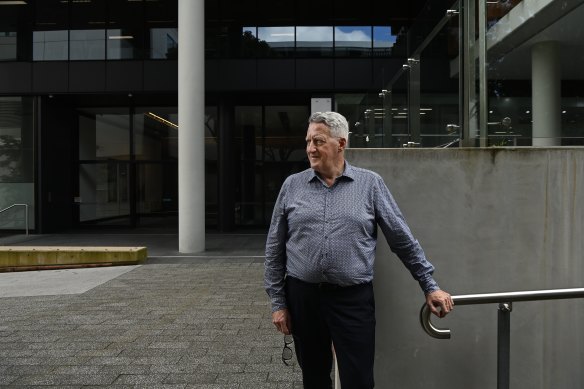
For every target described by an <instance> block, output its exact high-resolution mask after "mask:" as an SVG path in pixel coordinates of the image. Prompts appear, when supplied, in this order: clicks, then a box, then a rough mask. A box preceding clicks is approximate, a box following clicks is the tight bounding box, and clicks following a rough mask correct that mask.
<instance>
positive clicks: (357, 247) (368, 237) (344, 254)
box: [264, 161, 439, 311]
mask: <svg viewBox="0 0 584 389" xmlns="http://www.w3.org/2000/svg"><path fill="white" fill-rule="evenodd" d="M377 225H379V227H380V228H381V231H382V232H383V235H384V236H385V239H386V240H387V243H388V244H389V247H390V248H391V250H392V251H393V252H394V253H395V254H396V255H397V256H398V257H399V258H400V259H401V261H402V262H403V264H404V265H405V266H406V267H407V268H408V269H409V271H410V273H411V274H412V276H413V277H414V279H416V280H417V281H418V282H419V283H420V286H421V288H422V290H423V291H424V293H429V292H432V291H434V290H437V289H439V288H438V285H437V284H436V282H435V281H434V279H433V278H432V274H433V272H434V267H433V266H432V264H431V263H430V262H428V260H427V259H426V256H425V254H424V251H423V250H422V247H421V246H420V244H419V243H418V241H417V240H416V239H415V238H414V237H413V235H412V233H411V231H410V229H409V227H408V225H407V224H406V222H405V220H404V218H403V216H402V214H401V212H400V210H399V208H398V206H397V204H396V202H395V200H394V199H393V196H392V195H391V193H390V192H389V189H388V188H387V186H386V185H385V183H384V182H383V179H382V178H381V177H380V176H379V175H378V174H377V173H374V172H372V171H370V170H366V169H361V168H357V167H354V166H351V165H350V164H349V163H348V162H346V161H345V170H344V172H343V174H342V175H341V176H339V177H337V179H336V181H335V182H334V183H333V185H331V186H330V187H328V186H327V185H326V184H325V183H324V181H323V180H322V179H321V178H320V177H319V176H318V175H317V174H316V173H315V171H314V170H313V169H307V170H305V171H303V172H300V173H297V174H293V175H291V176H289V177H288V178H287V179H286V181H285V182H284V184H283V185H282V188H281V190H280V194H279V195H278V199H277V201H276V205H275V207H274V213H273V215H272V222H271V225H270V230H269V232H268V237H267V242H266V258H265V273H264V286H265V288H266V291H267V293H268V295H269V297H270V299H271V302H272V311H276V310H279V309H283V308H285V307H286V298H285V293H284V277H285V275H286V274H288V275H290V276H293V277H295V278H298V279H300V280H303V281H306V282H312V283H319V282H329V283H333V284H338V285H342V286H347V285H354V284H361V283H365V282H369V281H371V280H372V279H373V262H374V259H375V246H376V242H377Z"/></svg>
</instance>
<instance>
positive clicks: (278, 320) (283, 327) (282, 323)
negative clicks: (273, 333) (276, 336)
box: [272, 308, 292, 335]
mask: <svg viewBox="0 0 584 389" xmlns="http://www.w3.org/2000/svg"><path fill="white" fill-rule="evenodd" d="M272 323H274V325H275V326H276V328H277V329H278V331H280V332H281V333H283V334H284V335H290V334H291V333H292V325H291V322H290V313H289V312H288V309H286V308H284V309H280V310H279V311H275V312H272Z"/></svg>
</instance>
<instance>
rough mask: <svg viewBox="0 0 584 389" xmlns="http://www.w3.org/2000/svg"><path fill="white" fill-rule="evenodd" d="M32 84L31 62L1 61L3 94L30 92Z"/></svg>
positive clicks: (0, 70)
mask: <svg viewBox="0 0 584 389" xmlns="http://www.w3.org/2000/svg"><path fill="white" fill-rule="evenodd" d="M31 86H32V80H31V68H30V63H26V62H7V63H0V93H1V94H28V93H30V92H31Z"/></svg>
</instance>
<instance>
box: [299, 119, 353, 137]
mask: <svg viewBox="0 0 584 389" xmlns="http://www.w3.org/2000/svg"><path fill="white" fill-rule="evenodd" d="M310 123H322V124H324V125H325V126H327V127H328V128H329V129H330V131H331V136H333V137H335V138H344V139H346V140H349V123H348V122H347V119H345V117H344V116H343V115H341V114H340V113H338V112H315V113H313V114H312V115H310V118H309V119H308V124H310Z"/></svg>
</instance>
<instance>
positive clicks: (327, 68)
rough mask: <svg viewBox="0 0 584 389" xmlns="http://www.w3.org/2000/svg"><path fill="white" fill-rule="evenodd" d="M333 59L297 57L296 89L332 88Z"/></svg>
mask: <svg viewBox="0 0 584 389" xmlns="http://www.w3.org/2000/svg"><path fill="white" fill-rule="evenodd" d="M334 74H335V73H334V60H333V59H297V60H296V88H297V89H308V90H315V89H316V90H318V89H332V88H333V87H334Z"/></svg>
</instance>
